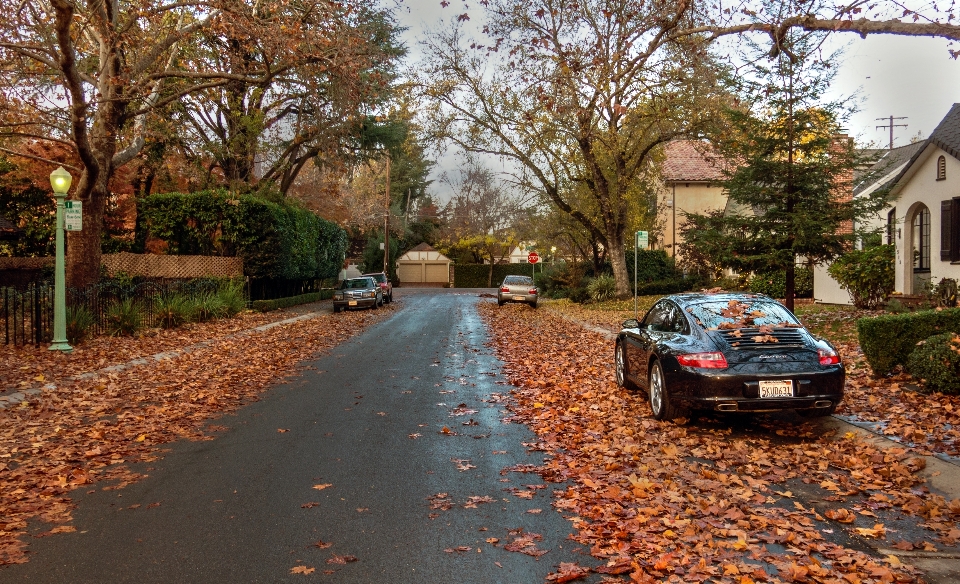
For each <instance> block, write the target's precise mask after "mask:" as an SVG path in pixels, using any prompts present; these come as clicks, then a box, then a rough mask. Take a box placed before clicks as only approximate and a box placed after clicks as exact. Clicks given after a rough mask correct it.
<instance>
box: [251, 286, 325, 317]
mask: <svg viewBox="0 0 960 584" xmlns="http://www.w3.org/2000/svg"><path fill="white" fill-rule="evenodd" d="M328 298H333V290H321V291H319V292H311V293H309V294H301V295H299V296H289V297H287V298H278V299H276V300H254V301H253V302H252V303H251V304H250V308H252V309H253V310H256V311H258V312H270V311H271V310H278V309H280V308H288V307H290V306H298V305H300V304H309V303H311V302H319V301H320V300H327V299H328Z"/></svg>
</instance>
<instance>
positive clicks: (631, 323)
mask: <svg viewBox="0 0 960 584" xmlns="http://www.w3.org/2000/svg"><path fill="white" fill-rule="evenodd" d="M621 327H622V328H640V323H639V322H638V321H637V319H635V318H628V319H627V320H625V321H623V324H622V325H621Z"/></svg>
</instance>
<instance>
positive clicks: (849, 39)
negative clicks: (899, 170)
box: [397, 0, 960, 199]
mask: <svg viewBox="0 0 960 584" xmlns="http://www.w3.org/2000/svg"><path fill="white" fill-rule="evenodd" d="M455 7H456V8H462V6H461V5H459V3H458V4H452V5H451V6H450V7H448V8H442V7H441V5H440V0H402V4H401V8H400V9H399V10H398V11H397V18H398V21H399V23H400V24H401V25H402V26H405V27H407V28H408V30H407V32H406V33H405V36H404V40H405V41H406V43H407V47H408V48H409V49H410V56H411V58H416V55H417V39H418V38H419V37H421V36H422V34H423V31H424V30H425V29H428V28H430V27H435V26H436V25H437V23H438V22H439V20H440V19H441V18H450V17H451V16H456V14H457V11H456V9H455ZM479 11H480V6H479V5H476V6H471V11H470V12H471V15H479ZM473 22H475V21H473ZM836 38H837V39H838V40H837V42H838V43H840V42H842V43H843V44H848V46H847V49H846V51H845V56H844V61H843V64H842V65H841V67H840V72H839V73H838V75H837V77H836V79H835V81H834V86H833V92H834V94H835V96H842V97H848V96H852V95H854V94H859V99H860V105H859V110H860V111H859V112H858V113H857V114H854V116H853V117H852V118H851V120H850V122H849V124H848V128H847V130H848V133H849V134H850V135H852V136H854V137H855V138H856V139H857V142H858V143H859V144H861V145H864V146H865V145H869V144H870V143H871V142H873V143H874V145H876V146H878V147H885V146H886V145H887V142H888V140H889V130H882V129H876V127H875V126H877V125H881V124H886V123H887V122H886V121H877V120H876V118H882V117H887V116H891V115H892V116H896V117H903V116H906V118H907V119H905V120H895V123H896V124H907V127H906V128H895V129H894V145H895V146H902V145H904V144H908V143H909V142H910V138H911V137H913V136H916V135H917V133H918V132H919V133H920V135H921V136H922V137H924V138H926V137H927V136H928V135H929V134H930V132H931V131H933V129H934V128H935V127H936V126H937V123H939V122H940V120H941V119H942V118H943V116H945V115H946V113H947V111H949V109H950V106H951V105H952V104H953V103H955V102H960V61H958V60H954V59H952V58H951V57H950V54H949V53H948V52H947V47H948V43H947V41H945V40H940V39H929V38H908V37H897V36H893V35H873V36H869V37H867V38H866V39H861V38H860V37H859V36H857V35H855V34H845V35H836ZM437 163H438V164H437V167H436V172H435V174H436V175H437V176H435V177H433V178H437V177H438V176H439V174H440V173H441V172H443V171H444V170H446V171H448V172H450V171H453V170H455V169H456V168H457V167H458V164H459V162H458V160H457V158H456V157H455V156H454V155H453V152H450V153H448V154H447V156H441V157H439V159H438V160H437ZM490 164H491V166H496V165H497V163H496V161H491V163H490ZM494 170H497V169H496V168H494ZM432 190H433V191H434V193H436V194H438V195H440V197H441V198H443V199H445V198H446V197H445V196H444V195H447V192H446V191H447V190H448V189H447V188H446V186H445V185H441V184H439V181H437V182H434V185H433V189H432Z"/></svg>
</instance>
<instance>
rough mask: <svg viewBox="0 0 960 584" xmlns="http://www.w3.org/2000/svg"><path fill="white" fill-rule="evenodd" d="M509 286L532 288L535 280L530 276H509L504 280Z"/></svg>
mask: <svg viewBox="0 0 960 584" xmlns="http://www.w3.org/2000/svg"><path fill="white" fill-rule="evenodd" d="M503 283H504V284H506V285H507V286H532V285H533V278H530V277H528V276H507V277H506V278H504V279H503Z"/></svg>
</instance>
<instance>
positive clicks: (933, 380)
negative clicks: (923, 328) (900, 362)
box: [907, 333, 960, 393]
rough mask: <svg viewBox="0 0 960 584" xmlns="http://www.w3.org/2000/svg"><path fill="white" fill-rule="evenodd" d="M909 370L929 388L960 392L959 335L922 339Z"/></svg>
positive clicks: (911, 357) (909, 361) (944, 334)
mask: <svg viewBox="0 0 960 584" xmlns="http://www.w3.org/2000/svg"><path fill="white" fill-rule="evenodd" d="M921 343H922V344H921V345H920V346H918V347H917V348H916V349H914V351H913V352H912V353H911V354H910V358H909V360H908V361H907V371H908V372H909V373H910V375H912V376H913V377H914V378H915V379H917V380H918V381H920V382H921V383H922V384H923V387H924V388H925V389H927V390H929V391H940V392H943V393H960V335H958V334H957V333H943V334H939V335H934V336H932V337H930V338H928V339H926V340H925V341H921Z"/></svg>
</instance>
